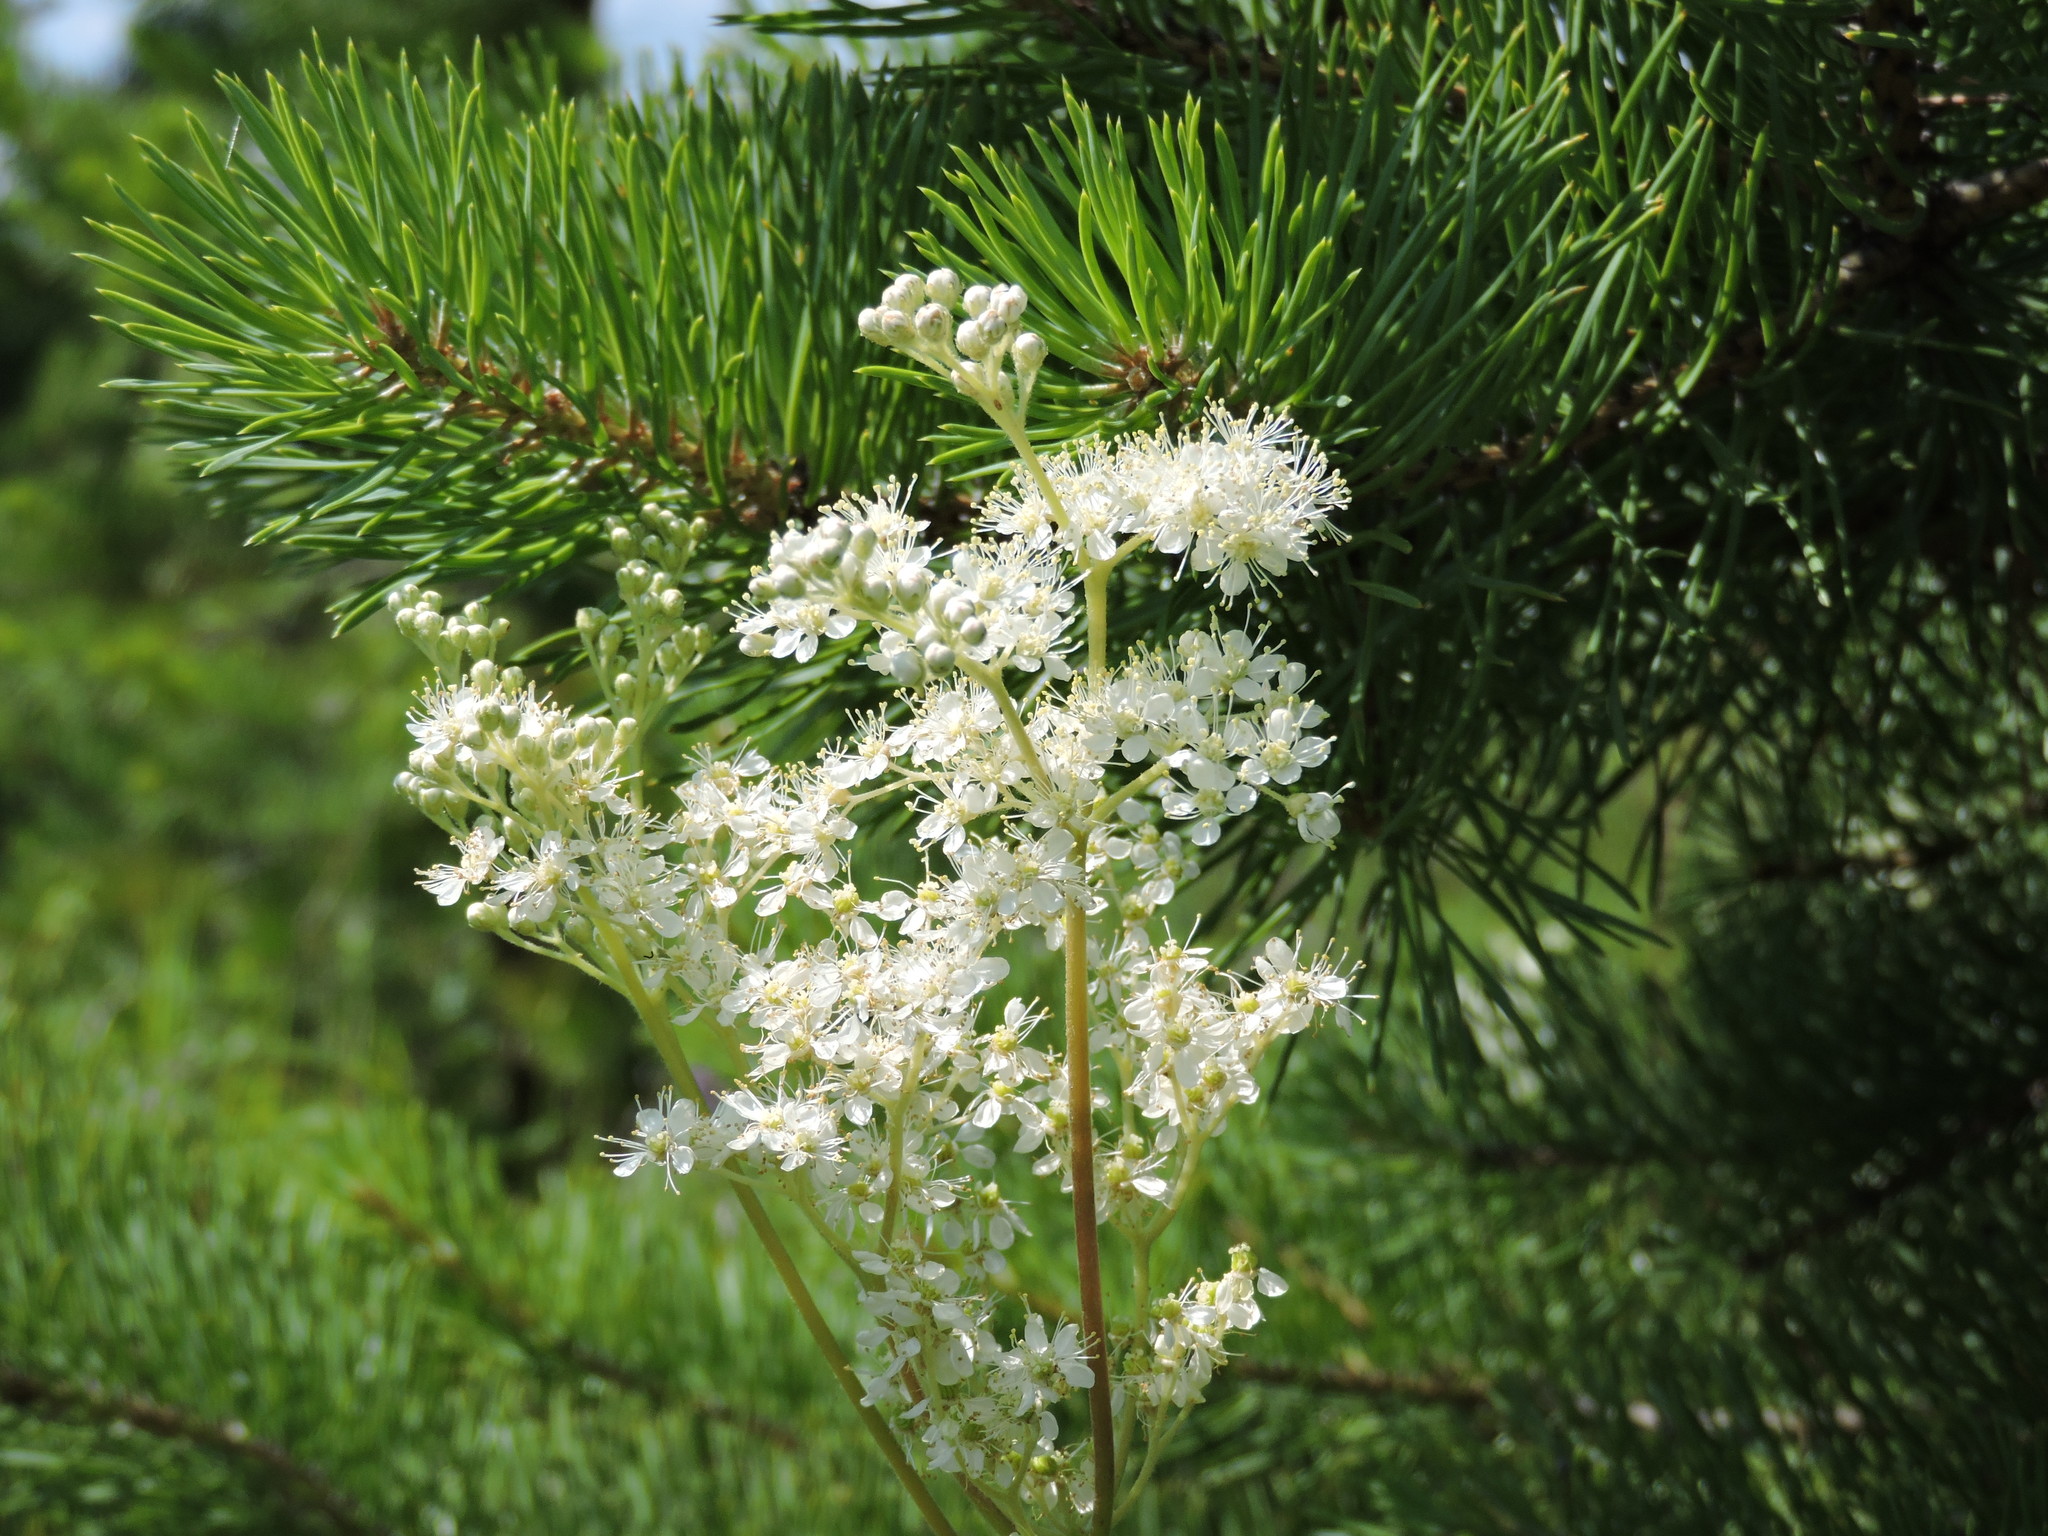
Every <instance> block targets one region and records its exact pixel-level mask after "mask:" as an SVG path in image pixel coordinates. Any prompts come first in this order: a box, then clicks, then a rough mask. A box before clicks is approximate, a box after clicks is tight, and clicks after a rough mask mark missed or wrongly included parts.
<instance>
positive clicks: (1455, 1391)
mask: <svg viewBox="0 0 2048 1536" xmlns="http://www.w3.org/2000/svg"><path fill="white" fill-rule="evenodd" d="M1229 1374H1230V1375H1231V1376H1232V1377H1234V1378H1236V1379H1239V1380H1243V1381H1256V1382H1259V1383H1261V1384H1262V1385H1267V1386H1277V1387H1302V1388H1306V1389H1307V1390H1309V1391H1311V1392H1329V1393H1337V1394H1342V1395H1345V1396H1354V1397H1390V1398H1400V1399H1405V1400H1406V1401H1409V1402H1413V1403H1420V1404H1423V1405H1425V1406H1429V1407H1445V1408H1466V1409H1482V1408H1490V1407H1492V1406H1493V1383H1492V1382H1490V1381H1488V1380H1486V1379H1485V1378H1484V1377H1480V1376H1470V1375H1461V1374H1457V1373H1453V1372H1432V1373H1428V1374H1423V1375H1415V1374H1412V1373H1409V1372H1405V1371H1381V1370H1373V1369H1362V1368H1358V1367H1353V1366H1340V1365H1321V1366H1314V1365H1285V1364H1280V1363H1277V1362H1274V1361H1267V1360H1242V1359H1240V1360H1233V1361H1231V1362H1230V1369H1229Z"/></svg>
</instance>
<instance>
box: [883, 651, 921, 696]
mask: <svg viewBox="0 0 2048 1536" xmlns="http://www.w3.org/2000/svg"><path fill="white" fill-rule="evenodd" d="M889 675H890V676H891V677H893V678H895V679H896V681H897V682H899V683H901V684H902V685H903V686H904V687H906V688H909V687H911V686H913V685H915V684H916V683H919V682H921V681H923V679H924V661H923V659H922V658H921V657H919V655H918V654H917V652H915V651H898V652H897V653H896V654H895V655H894V656H891V657H890V658H889Z"/></svg>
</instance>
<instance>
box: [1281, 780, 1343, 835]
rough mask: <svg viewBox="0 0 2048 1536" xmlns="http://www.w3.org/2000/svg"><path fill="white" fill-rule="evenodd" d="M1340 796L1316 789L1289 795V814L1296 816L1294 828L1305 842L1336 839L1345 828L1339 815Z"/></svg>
mask: <svg viewBox="0 0 2048 1536" xmlns="http://www.w3.org/2000/svg"><path fill="white" fill-rule="evenodd" d="M1337 804H1338V797H1337V796H1335V795H1332V794H1327V793H1325V792H1324V791H1322V790H1316V791H1315V792H1313V793H1312V794H1305V795H1292V796H1289V797H1288V801H1287V814H1288V815H1289V816H1292V817H1293V818H1294V829H1295V831H1297V832H1299V833H1300V834H1301V837H1302V841H1303V842H1308V843H1328V842H1334V841H1335V840H1336V837H1337V834H1338V833H1339V832H1341V831H1343V830H1344V823H1343V821H1342V820H1341V819H1340V818H1339V817H1338V815H1337Z"/></svg>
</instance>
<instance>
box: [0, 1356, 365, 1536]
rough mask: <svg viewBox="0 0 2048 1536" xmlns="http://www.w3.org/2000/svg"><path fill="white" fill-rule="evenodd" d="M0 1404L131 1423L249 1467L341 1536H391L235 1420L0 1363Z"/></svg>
mask: <svg viewBox="0 0 2048 1536" xmlns="http://www.w3.org/2000/svg"><path fill="white" fill-rule="evenodd" d="M0 1403H6V1404H7V1405H8V1406H10V1407H14V1408H20V1409H24V1410H26V1411H29V1412H36V1411H38V1410H45V1411H51V1412H56V1413H76V1414H82V1415H84V1416H85V1417H87V1418H90V1419H95V1420H98V1421H99V1422H101V1423H107V1424H112V1423H123V1424H131V1425H133V1426H134V1427H135V1428H137V1429H139V1430H142V1431H143V1432H144V1433H146V1434H151V1435H157V1436H159V1437H161V1438H163V1439H166V1440H182V1441H184V1442H185V1443H187V1444H188V1445H196V1446H200V1447H202V1448H204V1449H206V1450H209V1451H213V1452H215V1453H217V1454H219V1455H221V1456H225V1457H228V1458H230V1459H235V1460H241V1461H247V1462H252V1463H254V1464H255V1465H257V1466H260V1467H262V1468H264V1469H265V1470H266V1471H268V1472H269V1473H270V1474H271V1475H272V1476H273V1477H274V1478H275V1479H276V1480H277V1482H279V1483H280V1484H282V1485H284V1486H285V1487H287V1488H289V1489H291V1490H292V1491H293V1492H294V1493H295V1494H296V1495H297V1496H298V1497H299V1498H300V1499H301V1500H303V1501H304V1502H306V1503H308V1504H310V1505H312V1506H313V1507H314V1508H315V1509H317V1510H319V1511H320V1512H321V1514H323V1515H325V1516H326V1517H327V1519H328V1521H329V1523H330V1524H332V1525H333V1527H334V1528H335V1529H336V1530H337V1531H340V1532H341V1533H343V1536H392V1533H391V1528H390V1527H389V1526H386V1525H383V1524H381V1523H379V1522H376V1521H374V1520H371V1519H370V1518H369V1517H368V1516H366V1515H365V1514H364V1513H363V1512H362V1510H361V1509H360V1508H359V1507H358V1506H357V1504H356V1501H355V1500H354V1499H352V1498H350V1497H349V1495H348V1494H346V1493H344V1492H343V1491H342V1490H341V1489H340V1488H338V1487H337V1486H335V1484H334V1482H333V1481H332V1480H331V1479H330V1478H329V1477H328V1476H327V1474H326V1473H324V1472H322V1471H321V1470H320V1469H319V1468H318V1467H315V1466H312V1465H310V1464H309V1463H307V1462H304V1461H301V1460H300V1459H299V1458H298V1457H296V1456H294V1455H293V1454H292V1453H291V1451H290V1450H288V1449H287V1448H286V1447H284V1446H282V1445H280V1444H278V1443H277V1442H276V1441H275V1440H266V1439H264V1438H262V1437H261V1436H258V1435H253V1434H251V1433H250V1432H249V1426H248V1425H246V1424H244V1423H243V1422H242V1421H241V1420H240V1419H209V1418H206V1417H204V1416H203V1415H201V1414H198V1413H196V1412H194V1411H193V1410H191V1409H189V1408H181V1407H178V1406H177V1405H175V1404H171V1403H159V1402H156V1401H154V1400H152V1399H150V1398H146V1397H138V1396H135V1395H133V1394H131V1393H126V1392H108V1391H105V1390H103V1389H101V1388H99V1387H96V1386H91V1385H86V1384H83V1383H79V1382H72V1381H62V1380H58V1379H56V1378H53V1377H48V1376H40V1375H36V1374H35V1373H33V1372H29V1371H24V1370H21V1369H19V1368H18V1367H15V1366H12V1365H6V1364H0Z"/></svg>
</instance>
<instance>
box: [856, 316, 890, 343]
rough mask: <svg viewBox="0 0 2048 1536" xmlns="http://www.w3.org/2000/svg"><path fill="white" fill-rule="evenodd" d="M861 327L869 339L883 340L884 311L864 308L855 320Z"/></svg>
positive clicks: (861, 330)
mask: <svg viewBox="0 0 2048 1536" xmlns="http://www.w3.org/2000/svg"><path fill="white" fill-rule="evenodd" d="M853 323H854V324H855V325H857V326H859V327H860V333H861V335H863V336H865V337H867V339H868V340H869V341H882V340H885V339H886V338H884V337H883V335H882V312H881V311H880V310H879V309H864V310H862V311H861V312H860V315H859V317H858V318H856V319H855V321H854V322H853Z"/></svg>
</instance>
